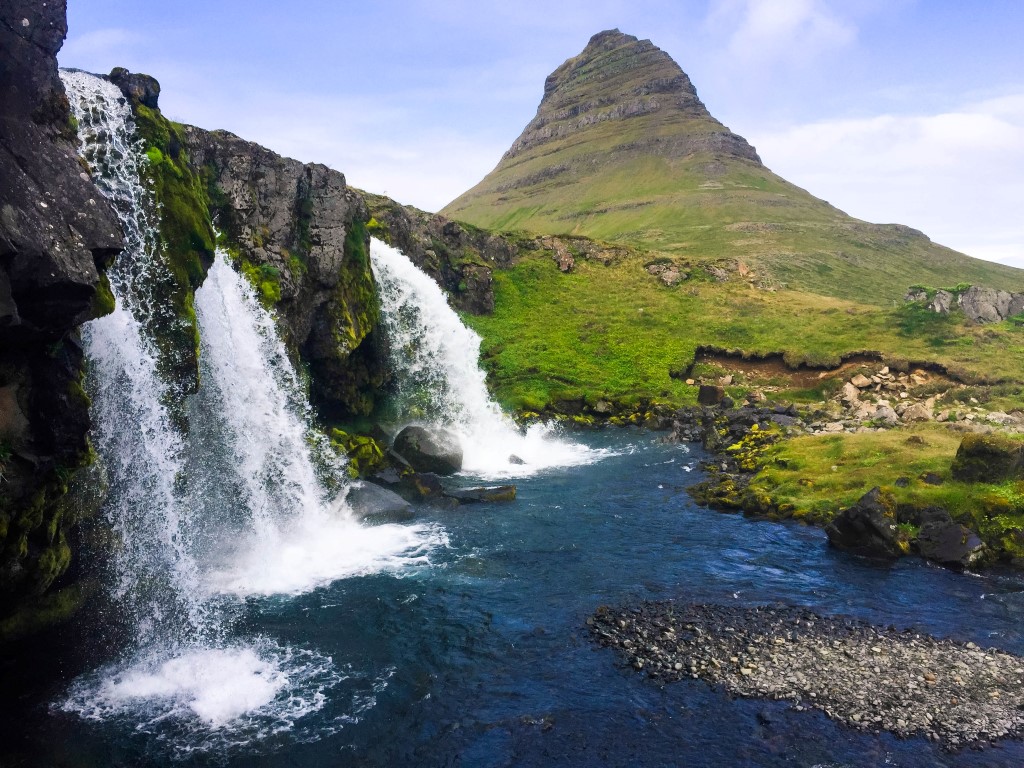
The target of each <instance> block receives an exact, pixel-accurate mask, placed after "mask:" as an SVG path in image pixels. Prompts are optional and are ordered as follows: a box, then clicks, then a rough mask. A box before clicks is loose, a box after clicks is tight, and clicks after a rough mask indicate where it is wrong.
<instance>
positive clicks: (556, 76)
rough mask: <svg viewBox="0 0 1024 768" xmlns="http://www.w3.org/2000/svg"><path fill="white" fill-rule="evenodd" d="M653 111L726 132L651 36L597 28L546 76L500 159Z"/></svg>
mask: <svg viewBox="0 0 1024 768" xmlns="http://www.w3.org/2000/svg"><path fill="white" fill-rule="evenodd" d="M656 112H667V113H674V114H675V116H676V117H678V118H679V119H684V120H693V119H698V120H704V121H710V122H711V123H714V125H715V126H717V128H718V129H720V132H722V133H725V134H728V131H726V130H725V129H724V127H723V126H721V124H720V123H718V122H717V121H716V120H714V118H712V117H711V115H710V114H709V113H708V111H707V109H706V108H705V106H704V104H703V103H702V102H701V100H700V99H699V98H698V97H697V91H696V90H695V89H694V87H693V84H692V83H691V82H690V78H689V77H687V75H686V73H685V72H683V70H682V69H681V68H680V67H679V65H678V64H676V62H675V61H673V60H672V57H671V56H669V55H668V54H667V53H665V52H664V51H662V50H661V49H660V48H658V47H657V46H656V45H654V44H653V43H651V41H650V40H639V39H638V38H636V37H634V36H633V35H627V34H624V33H623V32H620V31H619V30H618V29H610V30H605V31H604V32H598V33H597V34H596V35H594V36H593V37H592V38H590V42H588V43H587V46H586V47H585V48H584V49H583V51H582V52H581V53H580V54H579V55H578V56H574V57H573V58H571V59H568V60H567V61H565V63H563V64H562V65H561V66H560V67H558V69H556V70H555V71H554V72H552V73H551V74H550V75H548V77H547V79H546V80H545V82H544V97H543V99H542V100H541V103H540V106H539V107H538V108H537V115H536V116H535V117H534V119H533V120H532V121H531V122H530V124H529V125H528V126H527V127H526V130H524V131H523V133H522V135H521V136H520V137H519V138H518V139H517V140H516V141H515V143H514V144H513V145H512V147H511V148H510V149H509V151H508V152H507V153H506V154H505V158H504V159H506V160H510V159H512V158H514V157H516V156H518V155H520V154H522V153H523V152H525V151H527V150H529V149H531V148H533V147H536V146H538V145H541V144H545V143H548V142H550V141H552V140H556V139H560V138H564V137H567V136H570V135H573V134H576V133H580V132H582V131H586V130H587V129H588V128H591V127H592V126H595V125H598V124H600V123H604V122H607V121H609V120H625V119H629V118H634V117H638V116H641V115H648V114H653V113H656ZM728 135H729V136H732V134H728ZM733 138H734V139H737V140H738V141H737V142H732V144H733V146H732V149H733V150H735V151H736V152H737V153H738V154H740V155H742V156H744V157H746V158H748V159H750V160H754V161H757V155H756V154H755V153H754V150H753V148H751V147H750V146H749V145H747V143H746V142H745V141H743V139H741V138H739V137H738V136H735V137H733Z"/></svg>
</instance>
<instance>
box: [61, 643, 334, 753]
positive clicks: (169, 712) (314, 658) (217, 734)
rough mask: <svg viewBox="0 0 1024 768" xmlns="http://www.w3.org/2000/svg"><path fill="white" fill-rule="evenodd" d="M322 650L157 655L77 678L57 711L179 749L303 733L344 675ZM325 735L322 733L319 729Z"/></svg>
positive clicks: (268, 647)
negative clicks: (120, 724)
mask: <svg viewBox="0 0 1024 768" xmlns="http://www.w3.org/2000/svg"><path fill="white" fill-rule="evenodd" d="M347 676H348V675H347V674H345V673H343V672H341V671H339V670H338V668H337V667H336V665H335V664H334V663H333V662H332V660H331V659H330V658H329V657H327V656H323V655H321V654H318V653H315V652H312V651H305V650H296V649H294V648H288V647H283V646H280V645H277V644H276V643H273V642H272V641H269V640H262V639H260V640H257V641H256V642H255V643H253V644H249V645H235V646H225V647H220V648H201V647H194V648H183V649H175V650H174V651H170V652H169V651H165V652H157V653H153V654H151V655H148V656H143V657H140V658H137V659H135V660H134V661H132V662H130V663H129V664H127V665H125V666H108V667H104V668H101V669H99V670H96V671H95V672H94V673H92V674H90V675H87V676H85V677H82V678H80V679H79V680H77V681H76V682H75V683H74V684H73V685H72V687H71V689H70V690H69V692H68V694H67V696H66V697H65V698H64V699H63V700H62V701H59V702H58V703H57V704H56V705H55V708H56V709H58V710H60V711H63V712H69V713H73V714H76V715H78V716H79V717H81V718H83V719H86V720H97V721H115V722H116V721H124V722H125V723H127V724H130V725H131V728H132V730H133V731H134V732H136V733H141V734H147V735H150V736H155V737H156V738H157V739H158V740H160V741H164V742H169V744H168V746H169V747H170V749H171V750H172V751H173V752H176V753H190V752H194V751H197V750H198V751H209V750H212V749H221V748H224V747H230V746H244V745H247V744H251V743H253V742H258V741H260V740H263V739H266V738H268V737H270V736H273V735H275V734H280V733H285V732H287V733H289V735H291V736H293V737H295V736H299V737H301V736H309V735H312V734H305V733H304V729H305V726H304V725H303V723H302V721H303V719H304V718H306V717H307V716H308V715H311V714H313V713H315V712H318V711H320V710H321V709H322V708H323V707H324V705H325V703H326V702H327V695H328V692H329V691H330V690H331V689H332V688H334V687H336V686H337V685H338V684H339V683H340V682H342V681H343V680H345V679H346V678H347ZM316 735H322V734H316Z"/></svg>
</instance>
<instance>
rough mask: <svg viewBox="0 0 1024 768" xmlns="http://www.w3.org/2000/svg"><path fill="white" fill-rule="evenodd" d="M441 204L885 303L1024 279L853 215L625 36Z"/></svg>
mask: <svg viewBox="0 0 1024 768" xmlns="http://www.w3.org/2000/svg"><path fill="white" fill-rule="evenodd" d="M442 213H443V214H444V215H447V216H449V217H451V218H454V219H457V220H460V221H465V222H468V223H470V224H474V225H477V226H480V227H485V228H488V229H498V230H528V231H531V232H538V233H547V234H561V233H565V234H576V235H587V236H590V237H594V238H599V239H602V240H607V241H611V242H622V243H629V244H631V245H634V246H637V247H639V248H641V249H645V250H647V251H650V252H655V253H658V254H667V255H671V256H677V257H681V258H686V259H689V260H695V261H712V260H719V259H730V260H735V261H738V262H742V263H743V264H744V265H745V266H748V267H750V268H751V269H753V270H754V271H755V272H756V273H757V274H758V275H759V277H760V280H761V282H762V284H764V285H773V286H784V287H790V288H794V289H797V290H803V291H809V292H813V293H817V294H821V295H826V296H835V297H839V298H844V299H850V300H855V301H860V302H868V303H874V304H891V302H892V301H893V300H899V299H901V298H902V295H903V293H904V292H905V290H906V288H907V287H908V286H909V285H911V284H914V283H921V284H927V285H936V286H938V285H955V284H957V283H962V282H967V283H979V284H985V285H990V286H994V287H1000V288H1004V289H1007V290H1020V289H1022V288H1024V271H1022V270H1017V269H1013V268H1010V267H1005V266H1002V265H997V264H992V263H989V262H984V261H980V260H977V259H972V258H969V257H967V256H965V255H963V254H960V253H957V252H955V251H952V250H950V249H948V248H945V247H942V246H940V245H936V244H934V243H932V242H931V241H930V240H929V239H928V238H927V237H925V236H924V235H922V234H921V233H919V232H917V231H915V230H912V229H910V228H908V227H903V226H899V225H874V224H868V223H865V222H862V221H859V220H857V219H853V218H851V217H850V216H847V215H846V214H845V213H843V212H842V211H840V210H838V209H836V208H834V207H832V206H831V205H829V204H828V203H826V202H824V201H822V200H819V199H817V198H815V197H814V196H812V195H811V194H809V193H808V192H806V191H805V190H803V189H800V188H799V187H796V186H794V185H793V184H790V183H789V182H787V181H785V180H784V179H782V178H780V177H779V176H776V175H775V174H774V173H772V172H771V171H770V170H768V169H767V168H766V167H764V165H762V163H761V161H760V159H759V158H758V156H757V154H756V152H755V151H754V149H753V148H752V147H750V145H749V144H747V142H746V141H745V140H744V139H742V138H741V137H739V136H736V135H735V134H733V133H731V132H730V131H729V130H728V129H727V128H725V127H724V126H723V125H722V124H721V123H719V122H718V121H717V120H715V119H714V118H713V117H712V116H711V115H710V114H709V113H708V111H707V109H706V108H705V107H704V105H703V104H702V103H701V102H700V100H699V99H698V98H697V94H696V91H695V90H694V89H693V86H692V85H691V84H690V81H689V78H688V77H687V76H686V75H685V73H683V71H682V70H681V69H680V68H679V67H678V65H676V63H675V62H674V61H672V59H671V58H670V57H669V56H668V55H667V54H665V53H664V52H663V51H661V50H659V49H658V48H656V47H655V46H653V45H652V44H651V43H650V42H649V41H638V40H637V39H636V38H634V37H631V36H629V35H624V34H622V33H620V32H618V31H611V32H602V33H600V34H598V35H595V36H594V37H593V38H592V39H591V41H590V43H589V44H588V45H587V47H586V49H585V50H584V51H583V52H582V53H581V54H580V55H579V56H576V57H575V58H572V59H569V60H568V61H566V62H565V63H564V64H563V65H562V66H561V67H559V68H558V69H557V70H556V71H555V72H554V73H552V74H551V76H549V77H548V79H547V82H546V83H545V91H544V98H543V100H542V102H541V104H540V107H539V108H538V111H537V116H536V117H535V118H534V120H533V121H531V123H530V124H529V125H528V126H527V128H526V129H525V130H524V132H523V134H522V135H521V136H520V137H519V139H517V140H516V142H515V143H514V144H513V146H512V148H511V149H510V150H509V151H508V152H507V153H506V154H505V156H504V157H503V158H502V160H501V162H500V163H499V164H498V166H497V167H496V168H495V169H494V170H493V171H492V172H491V173H490V174H488V175H487V177H485V178H484V179H483V180H482V181H481V182H480V183H479V184H477V185H476V186H475V187H473V188H472V189H470V190H469V191H468V192H466V193H465V194H463V195H461V196H460V197H459V198H457V199H456V200H454V201H453V202H452V203H450V204H449V205H448V206H446V207H445V208H444V209H443V211H442Z"/></svg>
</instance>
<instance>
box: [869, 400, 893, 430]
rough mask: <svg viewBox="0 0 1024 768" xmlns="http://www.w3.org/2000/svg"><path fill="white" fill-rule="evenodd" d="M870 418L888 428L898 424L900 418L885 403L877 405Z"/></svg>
mask: <svg viewBox="0 0 1024 768" xmlns="http://www.w3.org/2000/svg"><path fill="white" fill-rule="evenodd" d="M871 418H872V419H873V420H875V421H880V422H882V423H884V424H886V425H887V426H890V427H892V426H895V425H896V424H899V422H900V417H899V415H898V414H897V413H896V411H895V410H893V408H892V406H890V405H888V404H885V403H879V404H878V406H877V407H876V408H875V412H874V414H873V415H872V417H871Z"/></svg>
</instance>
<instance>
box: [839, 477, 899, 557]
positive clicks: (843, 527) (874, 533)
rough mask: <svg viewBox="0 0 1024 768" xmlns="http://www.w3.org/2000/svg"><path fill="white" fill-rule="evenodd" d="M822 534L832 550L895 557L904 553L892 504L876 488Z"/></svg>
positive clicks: (845, 510) (844, 511) (845, 511)
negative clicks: (826, 536)
mask: <svg viewBox="0 0 1024 768" xmlns="http://www.w3.org/2000/svg"><path fill="white" fill-rule="evenodd" d="M825 533H826V534H828V541H829V543H830V544H831V545H832V546H833V547H835V548H836V549H843V550H846V551H848V552H852V553H854V554H857V555H865V556H867V557H881V558H894V557H900V556H901V555H903V554H905V552H906V547H905V546H904V545H903V544H902V543H901V541H900V539H899V536H898V533H897V527H896V512H895V503H894V502H893V500H892V499H890V498H888V497H887V496H885V495H884V494H883V493H882V491H881V489H880V488H878V487H875V488H872V489H871V490H870V491H868V492H867V493H865V494H864V495H863V496H862V497H861V498H860V500H859V501H858V502H857V503H856V504H854V505H853V506H852V507H849V508H848V509H844V510H843V511H842V512H840V513H839V514H838V515H836V517H835V518H834V519H833V520H832V522H830V523H829V524H828V525H827V526H825Z"/></svg>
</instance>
